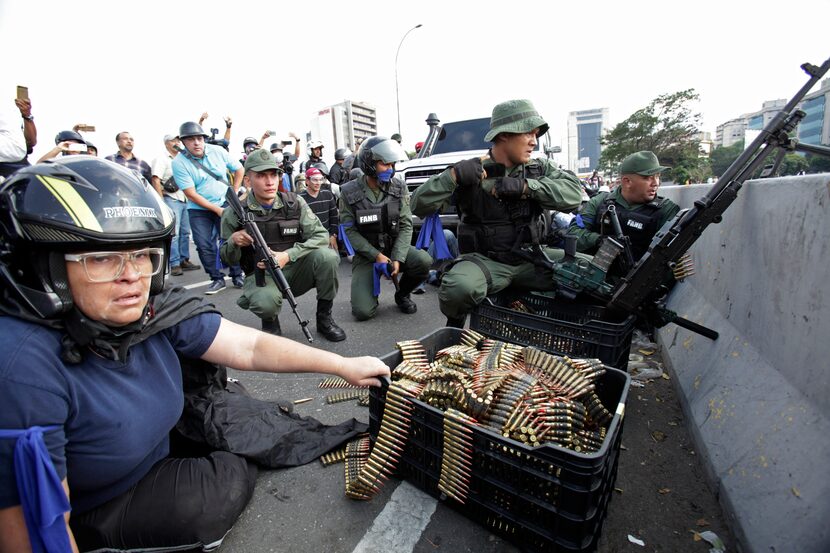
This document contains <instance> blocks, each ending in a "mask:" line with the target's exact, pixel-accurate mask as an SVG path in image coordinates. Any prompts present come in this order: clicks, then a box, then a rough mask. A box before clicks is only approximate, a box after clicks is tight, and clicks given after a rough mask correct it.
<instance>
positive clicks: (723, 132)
mask: <svg viewBox="0 0 830 553" xmlns="http://www.w3.org/2000/svg"><path fill="white" fill-rule="evenodd" d="M745 134H746V119H745V118H744V117H743V116H741V117H738V118H737V119H732V120H731V121H727V122H726V123H721V124H720V125H718V127H717V129H716V130H715V147H716V148H720V147H726V146H731V145H732V144H735V143H736V142H740V141H741V140H743V139H744V136H745Z"/></svg>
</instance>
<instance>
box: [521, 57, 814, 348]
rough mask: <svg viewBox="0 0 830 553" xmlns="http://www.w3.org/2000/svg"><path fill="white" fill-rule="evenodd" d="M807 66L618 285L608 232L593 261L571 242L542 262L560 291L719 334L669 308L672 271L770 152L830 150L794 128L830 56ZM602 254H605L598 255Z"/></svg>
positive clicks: (615, 249)
mask: <svg viewBox="0 0 830 553" xmlns="http://www.w3.org/2000/svg"><path fill="white" fill-rule="evenodd" d="M801 68H802V69H803V70H804V71H805V72H806V73H807V74H808V75H809V76H810V79H809V80H808V81H807V83H806V84H805V85H804V86H803V87H802V88H801V89H800V90H799V91H798V92H797V93H796V94H795V96H793V97H792V99H791V100H790V101H789V102H788V103H787V105H786V106H784V108H783V109H782V110H781V111H780V112H779V113H778V114H777V115H776V116H775V117H774V118H773V119H772V120H771V121H770V122H769V124H768V125H767V126H766V127H765V128H764V130H763V131H761V133H760V134H759V135H758V137H756V138H755V140H754V141H753V142H752V143H751V144H750V145H749V147H748V148H746V149H745V150H744V152H743V153H742V154H741V155H740V156H739V157H738V158H737V159H736V160H735V161H734V162H733V163H732V165H730V166H729V168H728V169H727V170H726V171H725V172H724V174H723V175H722V176H721V177H720V178H719V179H718V181H717V182H716V183H715V184H714V185H713V186H712V189H711V190H710V191H709V192H708V193H707V194H706V195H705V196H704V197H703V198H701V199H699V200H697V201H696V202H695V203H694V206H693V207H691V208H687V209H683V210H681V211H680V212H679V213H678V214H677V215H676V216H675V218H674V219H672V220H671V221H668V222H666V224H665V225H664V226H663V228H661V229H660V230H659V231H658V232H657V234H656V235H655V236H654V239H653V240H652V242H651V244H650V245H649V248H648V251H647V252H646V253H645V255H643V257H642V258H640V260H639V261H638V262H637V264H636V265H634V266H633V267H632V268H631V269H630V270H629V271H628V273H627V274H626V275H625V276H624V277H623V278H622V280H620V281H619V282H618V283H617V284H616V285H614V286H613V288H612V286H611V285H610V284H608V283H606V282H604V279H603V280H600V278H601V277H604V275H601V272H602V271H603V270H605V271H606V272H607V269H608V267H610V263H609V262H608V259H607V258H608V256H613V258H612V259H611V261H613V259H615V258H616V256H618V255H619V254H620V253H621V252H622V250H623V245H622V244H620V243H619V242H617V241H616V240H614V239H613V238H610V237H606V238H605V240H603V243H602V245H601V246H600V251H598V252H597V256H595V258H594V261H591V262H588V261H585V260H583V259H579V258H576V257H575V256H574V254H573V245H571V246H570V248H567V247H566V256H565V258H564V259H562V260H561V261H551V260H550V259H549V258H547V256H544V260H543V261H542V263H541V264H542V265H543V266H546V267H548V268H549V269H551V270H552V271H553V272H554V280H555V281H556V283H557V284H558V285H559V291H558V292H559V293H560V294H562V295H564V296H565V297H574V296H575V295H576V294H578V293H587V294H589V295H592V296H594V297H595V298H597V299H599V300H601V301H604V302H606V304H607V306H608V307H609V308H610V309H613V310H617V311H625V312H629V313H636V314H639V315H642V316H644V317H645V318H647V319H648V320H650V321H651V322H653V323H654V324H655V326H658V327H659V326H663V325H665V324H667V323H669V322H674V323H675V324H677V325H678V326H682V327H684V328H687V329H689V330H691V331H693V332H697V333H699V334H702V335H704V336H707V337H709V338H712V339H717V336H718V334H717V332H715V331H713V330H711V329H708V328H706V327H703V326H701V325H698V324H696V323H693V322H692V321H688V320H686V319H683V318H681V317H678V316H677V314H676V313H674V312H672V311H670V310H668V309H666V308H665V296H666V293H667V292H668V289H667V288H666V286H665V285H664V280H665V278H666V272H667V271H668V270H670V269H671V268H672V267H673V266H674V265H675V264H677V263H678V262H681V258H682V256H683V254H685V253H686V252H687V251H688V250H689V248H690V247H691V246H692V244H694V243H695V241H696V240H697V239H698V238H699V237H700V235H701V234H702V233H703V231H704V230H706V227H708V226H709V225H711V224H712V223H719V222H720V221H721V220H722V216H723V212H724V211H726V209H727V208H728V207H729V206H730V205H731V204H732V202H733V201H735V199H736V198H737V196H738V191H739V190H740V188H741V186H742V185H743V183H744V181H746V180H747V179H748V178H750V177H751V176H752V175H753V174H754V173H755V171H756V170H757V169H758V168H759V167H760V166H761V164H762V163H764V161H765V160H766V159H767V156H769V155H770V154H772V153H774V152H779V156H778V157H779V158H783V153H780V152H781V151H783V152H784V153H786V151H793V150H799V151H806V152H812V153H820V154H826V153H828V152H830V149H824V148H821V147H817V146H808V145H805V144H799V143H798V141H797V140H795V139H793V138H790V134H789V133H791V132H792V131H793V130H794V129H795V128H796V126H797V125H798V123H799V122H800V121H801V119H802V118H803V117H804V115H805V113H804V112H803V111H801V110H798V109H796V106H797V105H798V103H799V102H801V100H802V99H803V98H804V96H805V95H806V94H807V93H808V92H809V91H810V89H811V88H812V87H813V86H814V85H815V84H816V83H817V82H819V81H820V80H821V78H822V77H823V76H824V75H825V74H826V73H827V71H828V70H830V59H827V60H826V61H825V62H824V63H823V64H822V65H821V66H816V65H812V64H809V63H805V64H803V65H802V66H801ZM825 150H827V151H825ZM778 163H780V159H779V161H778ZM566 246H567V243H566ZM538 249H539V250H541V248H538ZM569 249H570V251H568V250H569ZM542 253H543V252H542ZM600 256H602V259H599V260H597V257H600ZM537 259H538V257H537Z"/></svg>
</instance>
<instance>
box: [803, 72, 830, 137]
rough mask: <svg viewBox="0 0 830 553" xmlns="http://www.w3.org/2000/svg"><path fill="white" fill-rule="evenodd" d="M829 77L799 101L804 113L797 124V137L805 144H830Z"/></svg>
mask: <svg viewBox="0 0 830 553" xmlns="http://www.w3.org/2000/svg"><path fill="white" fill-rule="evenodd" d="M828 104H830V78H828V79H824V80H823V81H822V82H821V88H819V89H818V90H817V91H816V92H813V93H812V94H807V95H806V96H805V97H804V100H802V101H801V106H800V108H801V110H802V111H804V113H805V114H806V115H805V116H804V119H802V120H801V123H799V124H798V139H799V140H800V141H801V142H804V143H805V144H816V145H824V146H830V109H828Z"/></svg>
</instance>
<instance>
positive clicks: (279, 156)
mask: <svg viewBox="0 0 830 553" xmlns="http://www.w3.org/2000/svg"><path fill="white" fill-rule="evenodd" d="M282 160H283V157H282V152H274V161H276V162H277V163H282Z"/></svg>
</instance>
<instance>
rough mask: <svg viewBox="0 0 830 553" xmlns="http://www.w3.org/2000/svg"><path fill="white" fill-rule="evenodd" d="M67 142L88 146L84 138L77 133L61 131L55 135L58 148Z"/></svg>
mask: <svg viewBox="0 0 830 553" xmlns="http://www.w3.org/2000/svg"><path fill="white" fill-rule="evenodd" d="M67 140H71V141H72V142H77V143H78V144H86V142H85V141H84V137H83V136H81V135H80V134H78V133H76V132H75V131H61V132H59V133H58V134H56V135H55V146H57V145H58V144H60V143H61V142H66V141H67Z"/></svg>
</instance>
